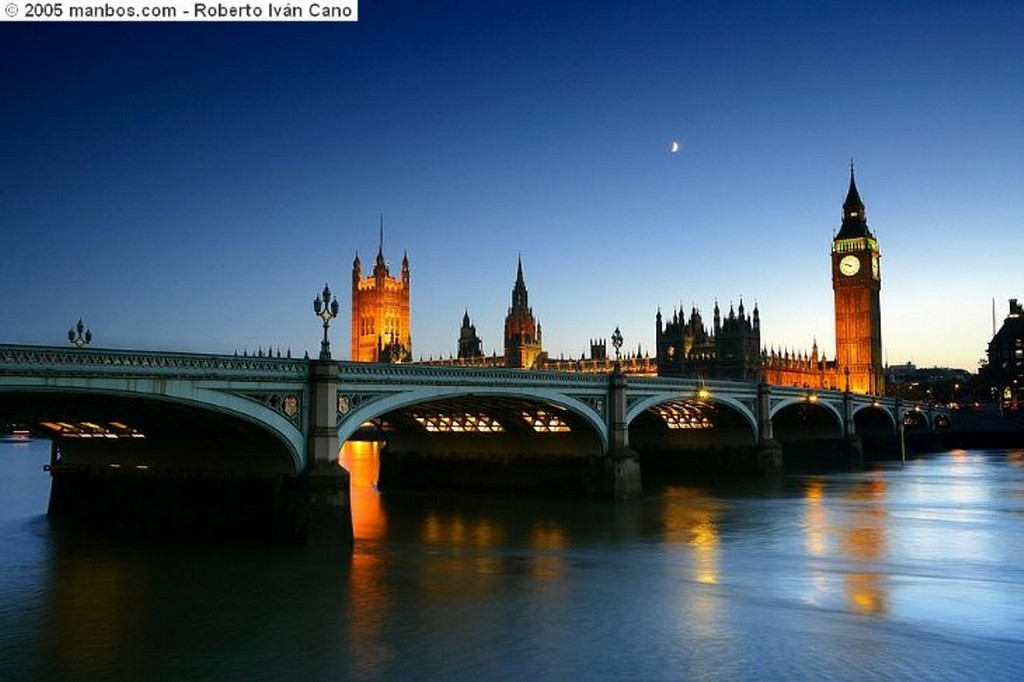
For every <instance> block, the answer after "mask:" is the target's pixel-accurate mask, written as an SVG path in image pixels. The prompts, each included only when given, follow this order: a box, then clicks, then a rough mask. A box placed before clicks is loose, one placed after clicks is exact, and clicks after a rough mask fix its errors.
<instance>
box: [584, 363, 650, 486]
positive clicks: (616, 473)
mask: <svg viewBox="0 0 1024 682" xmlns="http://www.w3.org/2000/svg"><path fill="white" fill-rule="evenodd" d="M626 406H627V403H626V375H625V374H623V373H622V368H621V366H620V365H619V363H618V362H617V361H616V363H615V369H614V370H613V371H612V373H611V375H610V376H609V378H608V430H609V434H608V435H609V436H610V437H609V439H608V442H609V451H608V453H607V454H606V455H605V456H604V457H599V458H596V459H595V460H594V461H593V462H592V463H591V464H590V466H589V470H588V472H587V491H588V492H589V493H590V494H592V495H597V496H600V497H613V498H616V499H621V498H629V497H637V496H639V495H641V494H642V493H643V481H642V479H641V476H640V455H639V453H637V452H636V450H633V448H631V447H630V446H629V422H628V421H627V420H626Z"/></svg>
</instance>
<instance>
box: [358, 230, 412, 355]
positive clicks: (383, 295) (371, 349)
mask: <svg viewBox="0 0 1024 682" xmlns="http://www.w3.org/2000/svg"><path fill="white" fill-rule="evenodd" d="M351 357H352V360H354V361H356V362H407V361H408V360H410V359H411V357H412V336H411V334H410V330H409V257H408V255H403V257H402V271H401V274H400V275H399V277H397V278H396V277H392V276H391V272H390V268H389V267H388V264H387V261H385V260H384V225H383V221H381V230H380V247H379V249H378V250H377V260H376V262H375V263H374V265H373V272H372V273H371V274H370V275H369V276H367V277H365V278H364V277H363V269H362V263H360V261H359V255H358V254H356V258H355V260H354V261H353V262H352V354H351Z"/></svg>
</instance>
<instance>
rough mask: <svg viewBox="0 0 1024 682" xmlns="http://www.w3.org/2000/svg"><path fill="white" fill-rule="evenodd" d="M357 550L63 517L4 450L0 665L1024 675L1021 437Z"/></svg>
mask: <svg viewBox="0 0 1024 682" xmlns="http://www.w3.org/2000/svg"><path fill="white" fill-rule="evenodd" d="M374 454H375V453H374V451H373V448H372V446H369V445H362V446H356V447H353V448H351V449H347V450H346V452H345V453H344V457H343V459H344V461H345V463H346V464H347V465H348V466H349V467H350V469H351V470H352V472H353V476H352V484H353V490H352V495H353V508H354V526H355V532H356V542H355V548H354V551H351V552H336V551H323V550H309V549H303V548H294V547H272V548H267V547H252V546H227V547H225V546H217V545H210V544H189V543H183V542H180V541H175V542H164V541H158V540H155V539H146V538H140V537H125V536H116V535H110V534H101V533H95V532H87V531H82V530H77V531H73V532H72V531H69V530H65V529H63V528H55V527H53V526H52V525H51V524H50V523H49V522H48V521H47V519H46V517H45V515H44V514H45V509H46V500H47V494H48V486H49V479H48V476H47V474H45V473H44V472H43V471H42V467H43V465H44V464H45V463H46V461H47V459H48V456H49V448H48V444H46V443H45V442H33V443H28V444H0V679H2V680H22V679H217V680H222V679H324V680H345V679H358V680H377V679H381V680H383V679H388V680H449V679H461V680H479V679H506V680H523V679H531V680H566V679H580V680H597V679H609V680H613V679H638V680H659V679H665V680H690V679H695V680H704V679H715V680H765V679H768V680H771V679H778V680H791V679H797V680H799V679H804V680H810V679H814V680H820V679H830V680H831V679H846V680H871V679H878V680H882V679H900V680H903V679H937V680H938V679H949V680H1011V679H1013V680H1019V679H1024V451H1019V450H1018V451H1007V450H993V451H955V452H951V453H944V454H941V455H935V456H932V457H929V458H926V459H918V460H914V461H911V462H908V463H907V465H906V466H905V467H903V468H901V467H900V465H899V464H898V463H897V464H894V465H887V466H882V467H877V468H872V469H869V470H867V471H864V472H859V473H849V474H829V475H825V476H792V477H789V478H787V480H786V481H785V482H784V483H783V484H780V485H778V486H776V487H774V488H766V487H764V486H760V485H753V484H751V485H749V486H748V487H735V486H733V487H729V488H721V487H719V488H710V487H704V486H702V485H700V484H694V483H692V482H691V483H680V484H676V485H664V486H661V487H658V488H656V489H654V488H653V486H651V488H652V489H649V490H648V491H647V493H646V494H645V496H644V497H643V499H641V500H638V501H634V502H628V503H610V502H601V501H587V500H564V501H563V500H553V499H545V498H537V499H534V498H531V497H501V496H476V495H439V494H438V495H435V494H408V493H405V494H399V493H383V494H382V493H378V492H377V491H376V489H375V488H374V487H373V485H372V483H373V477H374Z"/></svg>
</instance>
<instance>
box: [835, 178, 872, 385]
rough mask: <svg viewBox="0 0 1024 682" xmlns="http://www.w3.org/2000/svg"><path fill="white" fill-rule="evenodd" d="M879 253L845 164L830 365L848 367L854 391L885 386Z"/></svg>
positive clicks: (838, 236)
mask: <svg viewBox="0 0 1024 682" xmlns="http://www.w3.org/2000/svg"><path fill="white" fill-rule="evenodd" d="M880 258H881V254H880V253H879V250H878V242H877V241H876V240H875V237H874V235H873V234H871V230H870V229H868V222H867V216H866V215H865V213H864V202H863V201H861V199H860V194H859V193H858V192H857V184H856V181H855V180H854V177H853V164H852V163H851V164H850V189H849V191H848V192H847V194H846V201H844V202H843V224H842V226H841V227H840V228H839V232H838V233H837V234H836V236H835V238H833V240H832V290H833V292H834V293H835V317H836V366H837V368H838V369H839V370H840V371H841V372H843V374H844V382H845V376H846V372H847V370H849V375H848V376H849V384H850V390H851V391H853V392H854V393H871V394H881V393H883V392H884V391H885V374H884V372H883V368H882V322H881V306H880V304H879V292H880V290H881V288H882V272H881V266H880Z"/></svg>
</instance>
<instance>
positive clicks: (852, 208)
mask: <svg viewBox="0 0 1024 682" xmlns="http://www.w3.org/2000/svg"><path fill="white" fill-rule="evenodd" d="M871 236H872V234H871V230H870V229H868V221H867V213H866V212H865V210H864V202H863V201H862V200H861V198H860V192H858V191H857V179H856V177H855V176H854V172H853V159H850V188H849V189H848V190H847V191H846V200H845V201H844V202H843V224H842V227H840V228H839V233H838V234H837V235H836V238H837V239H847V238H851V237H871Z"/></svg>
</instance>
